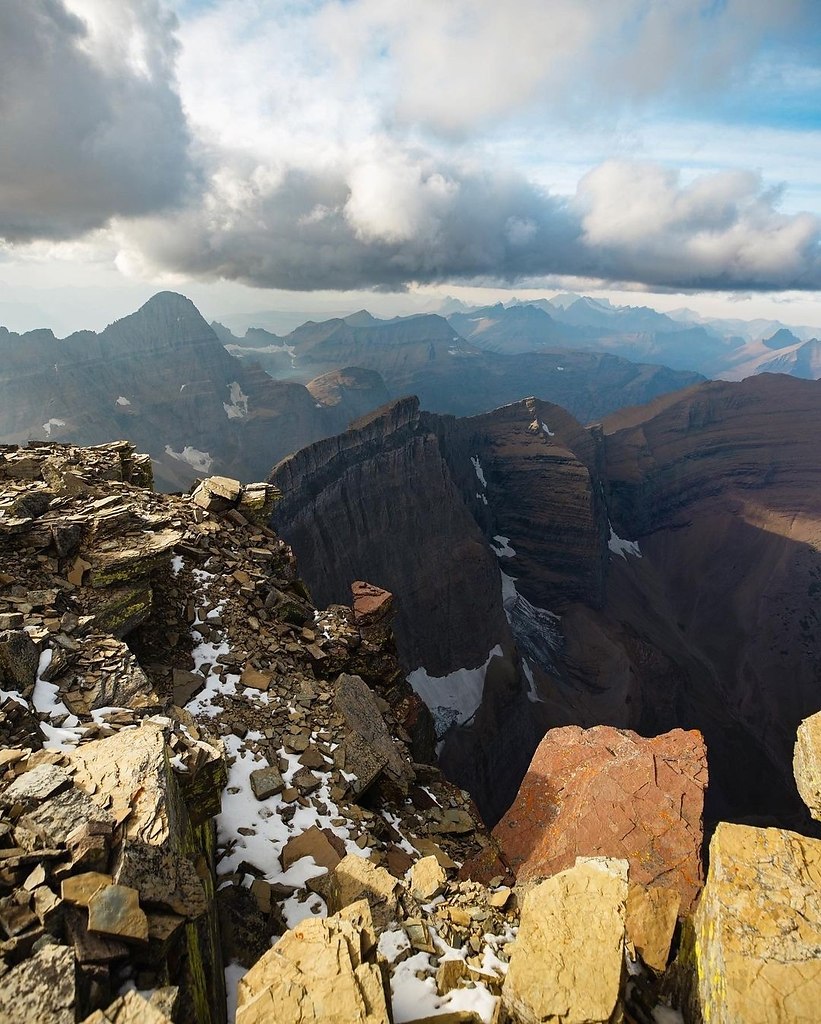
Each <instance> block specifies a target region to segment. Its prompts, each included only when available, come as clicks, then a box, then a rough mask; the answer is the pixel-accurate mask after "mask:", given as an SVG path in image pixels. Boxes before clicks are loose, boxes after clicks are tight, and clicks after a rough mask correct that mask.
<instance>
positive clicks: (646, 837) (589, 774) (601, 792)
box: [493, 726, 707, 911]
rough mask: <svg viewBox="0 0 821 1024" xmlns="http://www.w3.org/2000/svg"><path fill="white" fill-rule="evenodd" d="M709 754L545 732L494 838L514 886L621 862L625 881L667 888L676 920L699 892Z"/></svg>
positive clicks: (599, 735) (698, 745)
mask: <svg viewBox="0 0 821 1024" xmlns="http://www.w3.org/2000/svg"><path fill="white" fill-rule="evenodd" d="M706 785H707V752H706V750H705V747H704V741H703V739H702V737H701V734H700V733H699V732H696V731H692V732H685V731H684V730H683V729H674V730H673V731H672V732H668V733H665V734H664V735H663V736H656V737H655V738H653V739H646V738H644V737H641V736H639V735H638V734H637V733H634V732H630V731H628V730H626V729H614V728H612V727H610V726H597V727H595V728H593V729H580V728H579V727H578V726H567V727H566V728H562V729H552V730H551V731H550V732H548V733H547V735H546V736H545V737H544V739H543V740H542V742H541V743H540V744H539V747H538V749H537V750H536V753H535V754H534V756H533V760H532V761H531V764H530V768H529V769H528V772H527V774H526V775H525V778H524V780H523V782H522V784H521V786H520V788H519V792H518V794H517V796H516V799H515V801H514V802H513V805H512V807H511V808H510V810H509V811H508V812H507V814H505V816H504V817H503V818H502V820H501V821H500V822H499V824H498V825H497V826H496V828H495V829H494V830H493V834H494V836H495V837H496V839H497V840H498V841H499V844H500V846H501V848H502V852H503V853H504V856H505V859H506V860H507V862H508V863H509V864H510V866H511V868H512V869H513V871H514V872H515V873H516V877H517V879H518V880H519V881H526V880H528V879H532V878H538V877H541V876H544V875H552V874H555V873H556V872H557V871H563V870H564V869H565V868H568V867H572V866H573V864H575V862H576V857H580V856H581V857H597V856H605V857H623V858H626V859H627V860H628V861H629V862H630V880H631V881H632V882H638V883H640V884H642V885H654V886H662V887H664V888H668V889H674V890H675V891H677V892H678V893H680V895H681V907H682V910H683V911H686V910H688V909H690V908H691V906H692V904H693V902H694V901H695V898H696V896H697V895H698V893H699V891H700V890H701V886H702V884H703V873H702V864H701V843H702V821H701V817H702V810H703V806H704V789H705V787H706Z"/></svg>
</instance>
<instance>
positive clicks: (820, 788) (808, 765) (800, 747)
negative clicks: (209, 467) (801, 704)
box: [793, 711, 821, 821]
mask: <svg viewBox="0 0 821 1024" xmlns="http://www.w3.org/2000/svg"><path fill="white" fill-rule="evenodd" d="M793 774H794V775H795V783H796V785H797V786H798V792H799V793H800V794H801V799H802V800H803V801H804V803H805V804H806V805H807V807H808V808H809V809H810V814H811V815H812V816H813V818H815V820H816V821H821V711H819V712H818V714H815V715H811V716H810V717H809V718H805V719H804V721H803V722H802V723H801V725H799V726H798V735H797V736H796V740H795V753H794V754H793Z"/></svg>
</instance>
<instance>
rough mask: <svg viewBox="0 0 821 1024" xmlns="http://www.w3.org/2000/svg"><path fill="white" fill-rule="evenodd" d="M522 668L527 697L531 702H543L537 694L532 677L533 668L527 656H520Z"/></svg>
mask: <svg viewBox="0 0 821 1024" xmlns="http://www.w3.org/2000/svg"><path fill="white" fill-rule="evenodd" d="M522 669H523V670H524V674H525V678H526V679H527V685H528V691H527V699H528V700H529V701H530V703H531V704H544V701H543V700H542V698H541V697H540V696H539V691H538V690H537V689H536V680H535V679H534V678H533V669H532V668H531V667H530V665H529V664H528V661H527V658H522Z"/></svg>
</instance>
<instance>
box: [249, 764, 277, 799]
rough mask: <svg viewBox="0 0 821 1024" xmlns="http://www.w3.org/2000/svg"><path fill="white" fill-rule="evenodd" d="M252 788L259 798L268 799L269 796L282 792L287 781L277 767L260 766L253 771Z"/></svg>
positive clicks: (251, 777)
mask: <svg viewBox="0 0 821 1024" xmlns="http://www.w3.org/2000/svg"><path fill="white" fill-rule="evenodd" d="M250 779H251V789H252V790H253V791H254V796H255V797H256V798H257V800H267V799H268V797H269V796H275V795H276V794H277V793H281V792H282V790H283V788H284V786H285V783H284V782H283V781H282V776H281V775H280V773H279V770H278V769H277V768H274V767H273V766H272V767H270V768H258V769H257V770H256V771H253V772H251V776H250Z"/></svg>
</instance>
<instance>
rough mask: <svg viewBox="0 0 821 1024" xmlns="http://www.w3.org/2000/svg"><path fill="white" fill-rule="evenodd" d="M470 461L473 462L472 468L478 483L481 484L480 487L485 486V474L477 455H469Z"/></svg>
mask: <svg viewBox="0 0 821 1024" xmlns="http://www.w3.org/2000/svg"><path fill="white" fill-rule="evenodd" d="M470 461H471V462H472V463H473V468H474V469H475V470H476V478H477V479H478V481H479V483H480V484H481V485H482V487H487V480H485V474H484V470H483V469H482V464H481V463H480V462H479V456H478V455H471V457H470Z"/></svg>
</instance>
